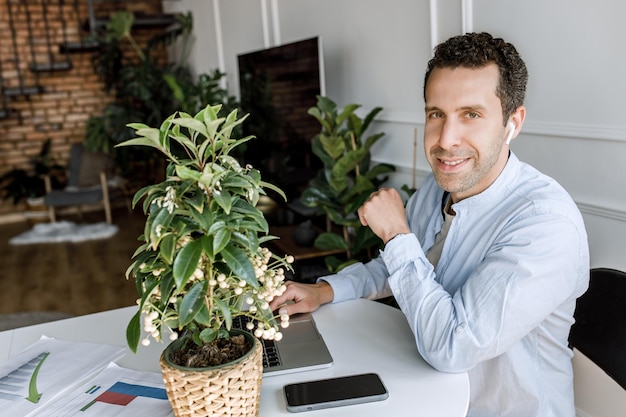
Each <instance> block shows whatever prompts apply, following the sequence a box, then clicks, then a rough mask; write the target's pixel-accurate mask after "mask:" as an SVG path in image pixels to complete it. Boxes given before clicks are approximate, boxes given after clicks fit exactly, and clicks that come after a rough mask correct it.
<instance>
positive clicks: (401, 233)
mask: <svg viewBox="0 0 626 417" xmlns="http://www.w3.org/2000/svg"><path fill="white" fill-rule="evenodd" d="M407 234H408V233H407V232H400V233H396V234H395V235H393V236H391V238H390V239H388V240H387V241H386V242H385V245H386V244H388V243H389V242H391V241H392V240H394V239H395V238H397V237H398V236H403V235H407Z"/></svg>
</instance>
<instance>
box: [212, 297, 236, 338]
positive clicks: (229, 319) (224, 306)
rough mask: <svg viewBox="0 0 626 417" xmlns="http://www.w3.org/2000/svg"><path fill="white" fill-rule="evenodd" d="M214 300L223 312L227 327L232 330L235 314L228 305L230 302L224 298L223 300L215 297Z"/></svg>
mask: <svg viewBox="0 0 626 417" xmlns="http://www.w3.org/2000/svg"><path fill="white" fill-rule="evenodd" d="M213 301H214V302H215V305H216V306H217V308H219V310H220V312H221V313H222V317H223V318H224V325H225V326H226V329H228V330H230V328H231V327H232V326H233V316H232V314H231V312H230V307H228V304H226V303H225V302H224V300H222V299H221V298H217V297H215V298H213Z"/></svg>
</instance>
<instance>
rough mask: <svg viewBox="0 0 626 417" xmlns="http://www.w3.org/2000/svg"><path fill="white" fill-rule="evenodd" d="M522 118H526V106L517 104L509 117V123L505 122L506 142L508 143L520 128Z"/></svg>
mask: <svg viewBox="0 0 626 417" xmlns="http://www.w3.org/2000/svg"><path fill="white" fill-rule="evenodd" d="M524 119H526V108H525V107H524V106H519V107H518V108H517V109H515V111H514V112H513V113H512V114H511V117H509V123H508V124H507V129H509V131H508V132H507V137H506V142H505V143H506V144H507V145H508V144H510V143H511V140H513V139H515V138H516V137H517V135H518V134H519V132H520V130H522V125H523V124H524Z"/></svg>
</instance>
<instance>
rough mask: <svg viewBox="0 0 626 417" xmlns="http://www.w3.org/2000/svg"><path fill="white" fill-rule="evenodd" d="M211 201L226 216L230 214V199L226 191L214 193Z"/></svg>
mask: <svg viewBox="0 0 626 417" xmlns="http://www.w3.org/2000/svg"><path fill="white" fill-rule="evenodd" d="M212 195H213V200H214V201H215V202H216V203H217V204H218V205H219V206H220V207H221V208H222V210H224V212H225V213H226V214H229V213H230V209H231V204H232V198H231V195H230V193H229V192H228V191H225V190H222V191H220V192H219V193H216V192H214V193H213V194H212Z"/></svg>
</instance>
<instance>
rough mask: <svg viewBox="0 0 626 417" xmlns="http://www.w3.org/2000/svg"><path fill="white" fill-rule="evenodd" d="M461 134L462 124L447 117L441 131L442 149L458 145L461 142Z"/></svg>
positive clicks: (440, 142)
mask: <svg viewBox="0 0 626 417" xmlns="http://www.w3.org/2000/svg"><path fill="white" fill-rule="evenodd" d="M461 134H462V129H461V126H459V124H458V123H456V122H455V121H453V120H450V119H446V120H445V122H444V123H443V125H442V126H441V131H440V132H439V140H438V143H439V146H440V147H441V148H442V149H450V148H452V147H453V146H456V145H458V144H459V143H461Z"/></svg>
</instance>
